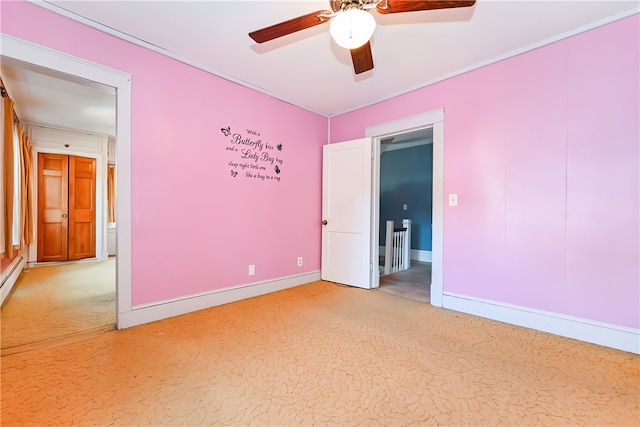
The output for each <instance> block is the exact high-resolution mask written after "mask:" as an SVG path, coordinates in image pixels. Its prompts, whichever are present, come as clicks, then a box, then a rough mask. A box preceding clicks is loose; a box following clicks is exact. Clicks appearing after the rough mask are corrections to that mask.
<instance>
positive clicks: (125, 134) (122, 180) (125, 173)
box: [0, 34, 132, 329]
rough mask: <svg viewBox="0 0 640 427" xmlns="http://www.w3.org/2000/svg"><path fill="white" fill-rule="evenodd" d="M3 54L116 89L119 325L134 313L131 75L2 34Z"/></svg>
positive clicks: (117, 287)
mask: <svg viewBox="0 0 640 427" xmlns="http://www.w3.org/2000/svg"><path fill="white" fill-rule="evenodd" d="M0 36H1V37H0V42H1V44H2V52H1V54H2V55H1V56H3V57H7V58H12V59H15V60H17V61H21V62H25V63H28V64H33V65H37V66H41V67H45V68H49V69H51V70H54V71H59V72H61V73H66V74H69V75H72V76H76V77H79V78H82V79H86V80H90V81H94V82H98V83H101V84H104V85H106V86H111V87H113V88H115V89H116V142H117V143H116V157H117V163H118V168H117V169H116V175H117V179H116V194H117V195H118V201H117V203H116V217H117V218H118V230H117V237H116V253H117V257H116V327H117V328H118V329H121V328H122V327H123V317H126V316H127V315H128V314H130V313H131V311H132V310H131V306H132V304H131V301H132V299H131V282H132V278H131V74H129V73H126V72H123V71H120V70H116V69H113V68H109V67H106V66H104V65H100V64H97V63H94V62H90V61H87V60H85V59H83V58H78V57H75V56H72V55H68V54H66V53H63V52H59V51H56V50H53V49H50V48H47V47H44V46H40V45H37V44H34V43H31V42H27V41H25V40H21V39H18V38H16V37H13V36H9V35H6V34H0Z"/></svg>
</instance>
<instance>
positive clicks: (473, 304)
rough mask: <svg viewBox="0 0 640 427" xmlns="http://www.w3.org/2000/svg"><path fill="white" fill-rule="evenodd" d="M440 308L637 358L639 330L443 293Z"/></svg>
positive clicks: (639, 339)
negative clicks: (607, 348) (617, 351)
mask: <svg viewBox="0 0 640 427" xmlns="http://www.w3.org/2000/svg"><path fill="white" fill-rule="evenodd" d="M442 304H443V305H442V307H443V308H448V309H450V310H455V311H460V312H463V313H468V314H473V315H475V316H480V317H485V318H487V319H493V320H497V321H500V322H505V323H510V324H512V325H518V326H524V327H526V328H531V329H535V330H538V331H542V332H549V333H551V334H555V335H560V336H563V337H568V338H573V339H577V340H581V341H586V342H590V343H593V344H598V345H602V346H605V347H611V348H615V349H618V350H622V351H628V352H630V353H636V354H640V329H633V328H628V327H624V326H618V325H612V324H609V323H603V322H597V321H593V320H588V319H582V318H579V317H572V316H566V315H563V314H557V313H552V312H547V311H542V310H536V309H532V308H528V307H521V306H516V305H511V304H505V303H501V302H496V301H490V300H484V299H481V298H475V297H470V296H467V295H459V294H455V293H451V292H444V293H443V295H442Z"/></svg>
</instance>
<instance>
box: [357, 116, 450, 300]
mask: <svg viewBox="0 0 640 427" xmlns="http://www.w3.org/2000/svg"><path fill="white" fill-rule="evenodd" d="M429 128H432V129H433V188H432V190H433V204H432V224H433V225H432V238H431V244H432V249H431V257H432V260H431V305H435V306H437V307H442V292H443V257H442V251H443V243H444V233H443V227H444V108H439V109H436V110H431V111H427V112H425V113H421V114H416V115H414V116H408V117H404V118H401V119H397V120H393V121H389V122H384V123H379V124H376V125H372V126H368V127H366V128H365V136H367V137H371V138H373V166H372V174H373V176H372V180H373V182H372V192H373V194H372V205H371V209H372V212H371V236H372V239H371V254H372V255H371V260H372V261H376V260H377V259H378V257H379V255H380V253H379V252H380V248H379V242H378V238H374V236H379V232H380V141H381V140H382V139H385V138H389V137H392V136H397V135H402V134H405V133H410V132H416V131H421V130H425V129H429ZM375 265H377V262H376V263H375ZM373 281H374V282H373V287H374V288H377V287H378V286H379V285H380V271H379V269H377V268H374V274H373Z"/></svg>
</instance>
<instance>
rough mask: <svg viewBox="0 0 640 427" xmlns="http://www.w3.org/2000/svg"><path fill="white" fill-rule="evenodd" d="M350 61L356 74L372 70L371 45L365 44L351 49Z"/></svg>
mask: <svg viewBox="0 0 640 427" xmlns="http://www.w3.org/2000/svg"><path fill="white" fill-rule="evenodd" d="M351 59H352V60H353V70H354V71H355V72H356V74H360V73H364V72H365V71H369V70H373V55H372V54H371V44H370V43H369V42H366V43H365V44H363V45H362V46H360V47H357V48H355V49H351Z"/></svg>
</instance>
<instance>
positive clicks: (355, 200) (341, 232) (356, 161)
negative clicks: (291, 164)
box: [322, 138, 373, 289]
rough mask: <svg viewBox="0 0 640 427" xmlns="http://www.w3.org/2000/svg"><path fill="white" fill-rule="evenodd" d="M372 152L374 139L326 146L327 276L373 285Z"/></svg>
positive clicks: (324, 244) (324, 262) (324, 216)
mask: <svg viewBox="0 0 640 427" xmlns="http://www.w3.org/2000/svg"><path fill="white" fill-rule="evenodd" d="M372 157H373V156H372V138H363V139H357V140H353V141H346V142H340V143H336V144H329V145H325V146H324V147H323V155H322V220H323V225H322V279H323V280H328V281H331V282H337V283H343V284H345V285H351V286H357V287H360V288H366V289H369V288H371V287H372V271H373V264H372V260H371V256H372V254H371V185H372V175H371V165H372V160H373V159H372Z"/></svg>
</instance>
